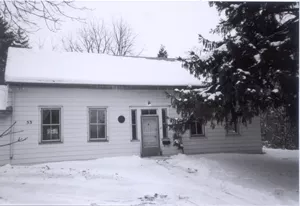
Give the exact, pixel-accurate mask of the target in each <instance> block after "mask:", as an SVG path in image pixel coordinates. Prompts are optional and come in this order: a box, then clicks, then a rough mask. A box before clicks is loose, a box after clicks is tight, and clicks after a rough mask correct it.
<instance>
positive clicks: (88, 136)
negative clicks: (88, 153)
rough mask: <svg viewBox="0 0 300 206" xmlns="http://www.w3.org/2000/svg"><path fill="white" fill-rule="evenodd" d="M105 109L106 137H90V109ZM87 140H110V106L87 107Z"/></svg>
mask: <svg viewBox="0 0 300 206" xmlns="http://www.w3.org/2000/svg"><path fill="white" fill-rule="evenodd" d="M93 109H95V110H97V109H98V110H104V111H105V138H90V110H93ZM87 141H88V142H108V107H97V106H89V107H87Z"/></svg>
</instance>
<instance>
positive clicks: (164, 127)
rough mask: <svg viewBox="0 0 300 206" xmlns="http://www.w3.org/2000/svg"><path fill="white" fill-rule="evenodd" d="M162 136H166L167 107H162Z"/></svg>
mask: <svg viewBox="0 0 300 206" xmlns="http://www.w3.org/2000/svg"><path fill="white" fill-rule="evenodd" d="M161 112H162V114H161V115H162V126H163V138H168V122H167V109H162V110H161Z"/></svg>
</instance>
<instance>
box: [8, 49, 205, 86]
mask: <svg viewBox="0 0 300 206" xmlns="http://www.w3.org/2000/svg"><path fill="white" fill-rule="evenodd" d="M5 80H6V81H7V82H19V83H52V84H53V83H61V84H96V85H145V86H187V85H193V86H200V85H202V80H199V79H197V78H195V77H194V76H192V75H191V74H190V73H189V71H187V70H186V69H184V68H183V67H182V65H181V62H179V61H171V60H157V59H149V58H140V57H120V56H111V55H105V54H91V53H72V52H62V53H59V52H50V51H36V50H30V49H21V48H12V47H11V48H9V51H8V58H7V66H6V71H5Z"/></svg>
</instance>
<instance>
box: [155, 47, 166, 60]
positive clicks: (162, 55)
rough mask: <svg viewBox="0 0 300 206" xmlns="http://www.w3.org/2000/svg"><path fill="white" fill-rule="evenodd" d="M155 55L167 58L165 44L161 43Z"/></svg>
mask: <svg viewBox="0 0 300 206" xmlns="http://www.w3.org/2000/svg"><path fill="white" fill-rule="evenodd" d="M157 57H159V58H168V52H167V51H166V49H165V46H163V45H161V46H160V49H159V52H158V54H157Z"/></svg>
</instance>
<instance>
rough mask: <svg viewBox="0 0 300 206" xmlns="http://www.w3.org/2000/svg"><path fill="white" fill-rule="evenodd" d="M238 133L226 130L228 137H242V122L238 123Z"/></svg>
mask: <svg viewBox="0 0 300 206" xmlns="http://www.w3.org/2000/svg"><path fill="white" fill-rule="evenodd" d="M236 127H237V131H236V132H229V131H228V128H226V129H225V130H226V136H227V137H230V136H241V125H240V122H239V121H237V126H236Z"/></svg>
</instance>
